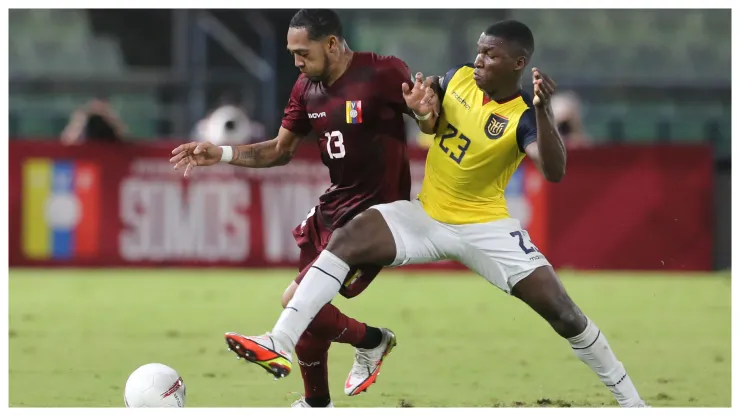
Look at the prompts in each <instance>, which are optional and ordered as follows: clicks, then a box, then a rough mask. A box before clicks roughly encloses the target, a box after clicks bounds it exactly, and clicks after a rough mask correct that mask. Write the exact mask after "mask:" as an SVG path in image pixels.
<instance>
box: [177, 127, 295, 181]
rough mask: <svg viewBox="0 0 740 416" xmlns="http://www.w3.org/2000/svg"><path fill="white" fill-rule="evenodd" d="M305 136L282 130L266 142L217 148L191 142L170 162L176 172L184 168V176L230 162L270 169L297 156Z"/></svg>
mask: <svg viewBox="0 0 740 416" xmlns="http://www.w3.org/2000/svg"><path fill="white" fill-rule="evenodd" d="M301 138H302V136H299V135H297V134H295V133H293V132H291V131H290V130H288V129H286V128H284V127H281V128H280V131H279V132H278V137H276V138H274V139H272V140H268V141H266V142H263V143H255V144H245V145H241V146H216V145H214V144H213V143H209V142H202V143H201V142H191V143H186V144H183V145H180V146H178V147H177V148H176V149H175V150H173V151H172V154H173V155H174V156H172V158H171V159H170V163H173V164H174V165H175V166H174V167H175V170H178V169H183V168H184V169H185V176H190V172H191V171H192V170H193V168H194V167H196V166H211V165H215V164H216V163H219V162H228V163H230V164H232V165H234V166H242V167H245V168H269V167H271V166H280V165H284V164H286V163H288V162H289V161H290V159H291V158H292V157H293V155H294V154H295V151H296V149H297V148H298V144H299V143H300V141H301Z"/></svg>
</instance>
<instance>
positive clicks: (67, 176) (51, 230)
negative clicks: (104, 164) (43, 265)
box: [22, 159, 100, 260]
mask: <svg viewBox="0 0 740 416" xmlns="http://www.w3.org/2000/svg"><path fill="white" fill-rule="evenodd" d="M99 220H100V175H99V169H98V166H97V165H96V164H93V163H90V162H81V161H66V160H52V159H28V160H26V162H25V163H24V165H23V224H22V227H23V233H22V236H23V243H22V244H23V251H24V253H25V254H26V256H28V258H30V259H38V260H46V259H53V260H68V259H75V258H85V257H91V256H94V255H96V254H97V252H98V234H99V233H98V227H99V223H100V221H99Z"/></svg>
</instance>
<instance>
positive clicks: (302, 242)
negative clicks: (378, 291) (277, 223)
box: [293, 213, 383, 299]
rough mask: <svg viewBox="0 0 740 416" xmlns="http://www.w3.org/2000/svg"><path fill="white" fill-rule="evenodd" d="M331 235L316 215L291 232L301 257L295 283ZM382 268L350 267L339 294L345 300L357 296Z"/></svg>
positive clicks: (369, 266)
mask: <svg viewBox="0 0 740 416" xmlns="http://www.w3.org/2000/svg"><path fill="white" fill-rule="evenodd" d="M331 233H332V231H330V230H329V229H328V228H327V227H326V226H325V225H324V224H323V221H321V219H319V214H318V213H315V214H314V215H311V216H310V217H309V218H307V219H306V222H305V225H304V224H299V225H298V226H297V227H296V228H295V229H294V230H293V237H294V238H295V241H296V243H297V244H298V247H299V248H300V249H301V257H300V260H299V264H298V270H300V273H299V274H298V277H296V279H295V282H296V283H298V284H300V283H301V280H303V276H305V275H306V272H308V269H309V268H310V267H311V265H312V264H313V262H314V261H316V258H317V257H318V256H319V253H321V251H322V250H323V249H324V248H326V245H327V244H329V238H330V237H331ZM382 268H383V266H376V265H365V266H355V267H351V268H350V269H349V273H347V276H345V279H344V284H343V285H342V287H341V288H340V289H339V293H340V294H341V295H342V296H344V297H345V298H347V299H349V298H353V297H355V296H357V295H359V294H360V293H362V291H363V290H365V288H366V287H368V285H370V283H371V282H372V281H373V279H375V276H377V275H378V273H380V270H381V269H382Z"/></svg>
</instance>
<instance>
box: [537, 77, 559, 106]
mask: <svg viewBox="0 0 740 416" xmlns="http://www.w3.org/2000/svg"><path fill="white" fill-rule="evenodd" d="M532 84H534V98H533V99H532V103H533V104H534V105H536V106H537V107H544V106H546V105H547V104H548V103H550V98H552V95H553V94H555V87H557V84H555V81H553V80H552V78H550V77H548V76H547V75H546V74H545V73H544V72H541V71H540V70H539V68H532Z"/></svg>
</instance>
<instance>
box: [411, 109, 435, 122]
mask: <svg viewBox="0 0 740 416" xmlns="http://www.w3.org/2000/svg"><path fill="white" fill-rule="evenodd" d="M431 116H432V112H431V111H430V112H428V113H426V114H425V115H423V116H420V115H418V114H416V111H414V117H416V119H417V120H419V121H424V120H429V117H431Z"/></svg>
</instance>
